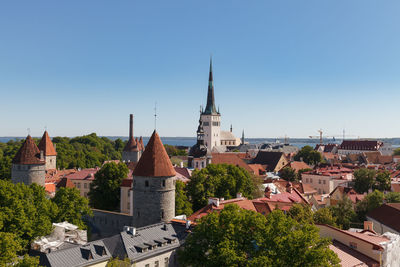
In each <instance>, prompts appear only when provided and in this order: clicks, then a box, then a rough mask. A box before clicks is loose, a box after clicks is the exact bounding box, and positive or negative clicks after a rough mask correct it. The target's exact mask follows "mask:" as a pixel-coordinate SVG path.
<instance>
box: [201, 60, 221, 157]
mask: <svg viewBox="0 0 400 267" xmlns="http://www.w3.org/2000/svg"><path fill="white" fill-rule="evenodd" d="M201 121H202V125H203V128H204V144H205V145H206V146H207V149H208V150H209V151H212V148H213V147H214V146H220V145H221V136H220V134H221V114H220V113H219V111H217V109H216V108H215V99H214V81H213V71H212V60H211V59H210V74H209V78H208V93H207V105H206V109H205V110H204V111H203V112H202V113H201Z"/></svg>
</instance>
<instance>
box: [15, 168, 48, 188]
mask: <svg viewBox="0 0 400 267" xmlns="http://www.w3.org/2000/svg"><path fill="white" fill-rule="evenodd" d="M45 174H46V172H45V165H44V164H43V165H25V164H13V165H12V169H11V181H12V182H13V183H14V184H16V183H24V184H26V185H30V184H32V183H37V184H38V185H41V186H44V179H45Z"/></svg>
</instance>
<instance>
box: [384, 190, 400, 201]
mask: <svg viewBox="0 0 400 267" xmlns="http://www.w3.org/2000/svg"><path fill="white" fill-rule="evenodd" d="M385 201H386V202H387V203H400V193H398V192H389V193H387V194H386V195H385Z"/></svg>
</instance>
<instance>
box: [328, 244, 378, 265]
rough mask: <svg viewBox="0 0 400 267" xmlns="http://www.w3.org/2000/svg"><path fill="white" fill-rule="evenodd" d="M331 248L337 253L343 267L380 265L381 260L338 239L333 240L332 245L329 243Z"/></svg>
mask: <svg viewBox="0 0 400 267" xmlns="http://www.w3.org/2000/svg"><path fill="white" fill-rule="evenodd" d="M329 249H330V250H332V251H333V252H335V253H336V255H337V256H338V258H339V259H340V265H341V266H342V267H355V266H357V267H379V262H377V261H375V260H373V259H371V258H370V257H368V256H366V255H364V254H362V253H360V252H358V251H357V250H354V249H352V248H350V247H348V246H346V245H344V244H342V243H340V242H339V241H337V240H333V241H332V245H329Z"/></svg>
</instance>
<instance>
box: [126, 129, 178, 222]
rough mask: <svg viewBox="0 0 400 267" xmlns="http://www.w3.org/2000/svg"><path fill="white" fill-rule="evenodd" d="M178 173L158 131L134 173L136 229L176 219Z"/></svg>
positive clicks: (151, 139)
mask: <svg viewBox="0 0 400 267" xmlns="http://www.w3.org/2000/svg"><path fill="white" fill-rule="evenodd" d="M175 174H176V173H175V170H174V168H173V167H172V164H171V161H170V159H169V157H168V155H167V152H166V151H165V148H164V145H163V144H162V142H161V140H160V137H159V136H158V134H157V132H156V131H154V132H153V134H152V136H151V138H150V140H149V142H148V143H147V146H146V149H145V151H144V153H143V155H142V156H141V158H140V160H139V162H138V164H137V165H136V168H135V169H134V171H133V188H132V190H133V226H135V227H142V226H146V225H150V224H155V223H159V222H168V221H170V220H171V219H172V218H173V217H174V216H175Z"/></svg>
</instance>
